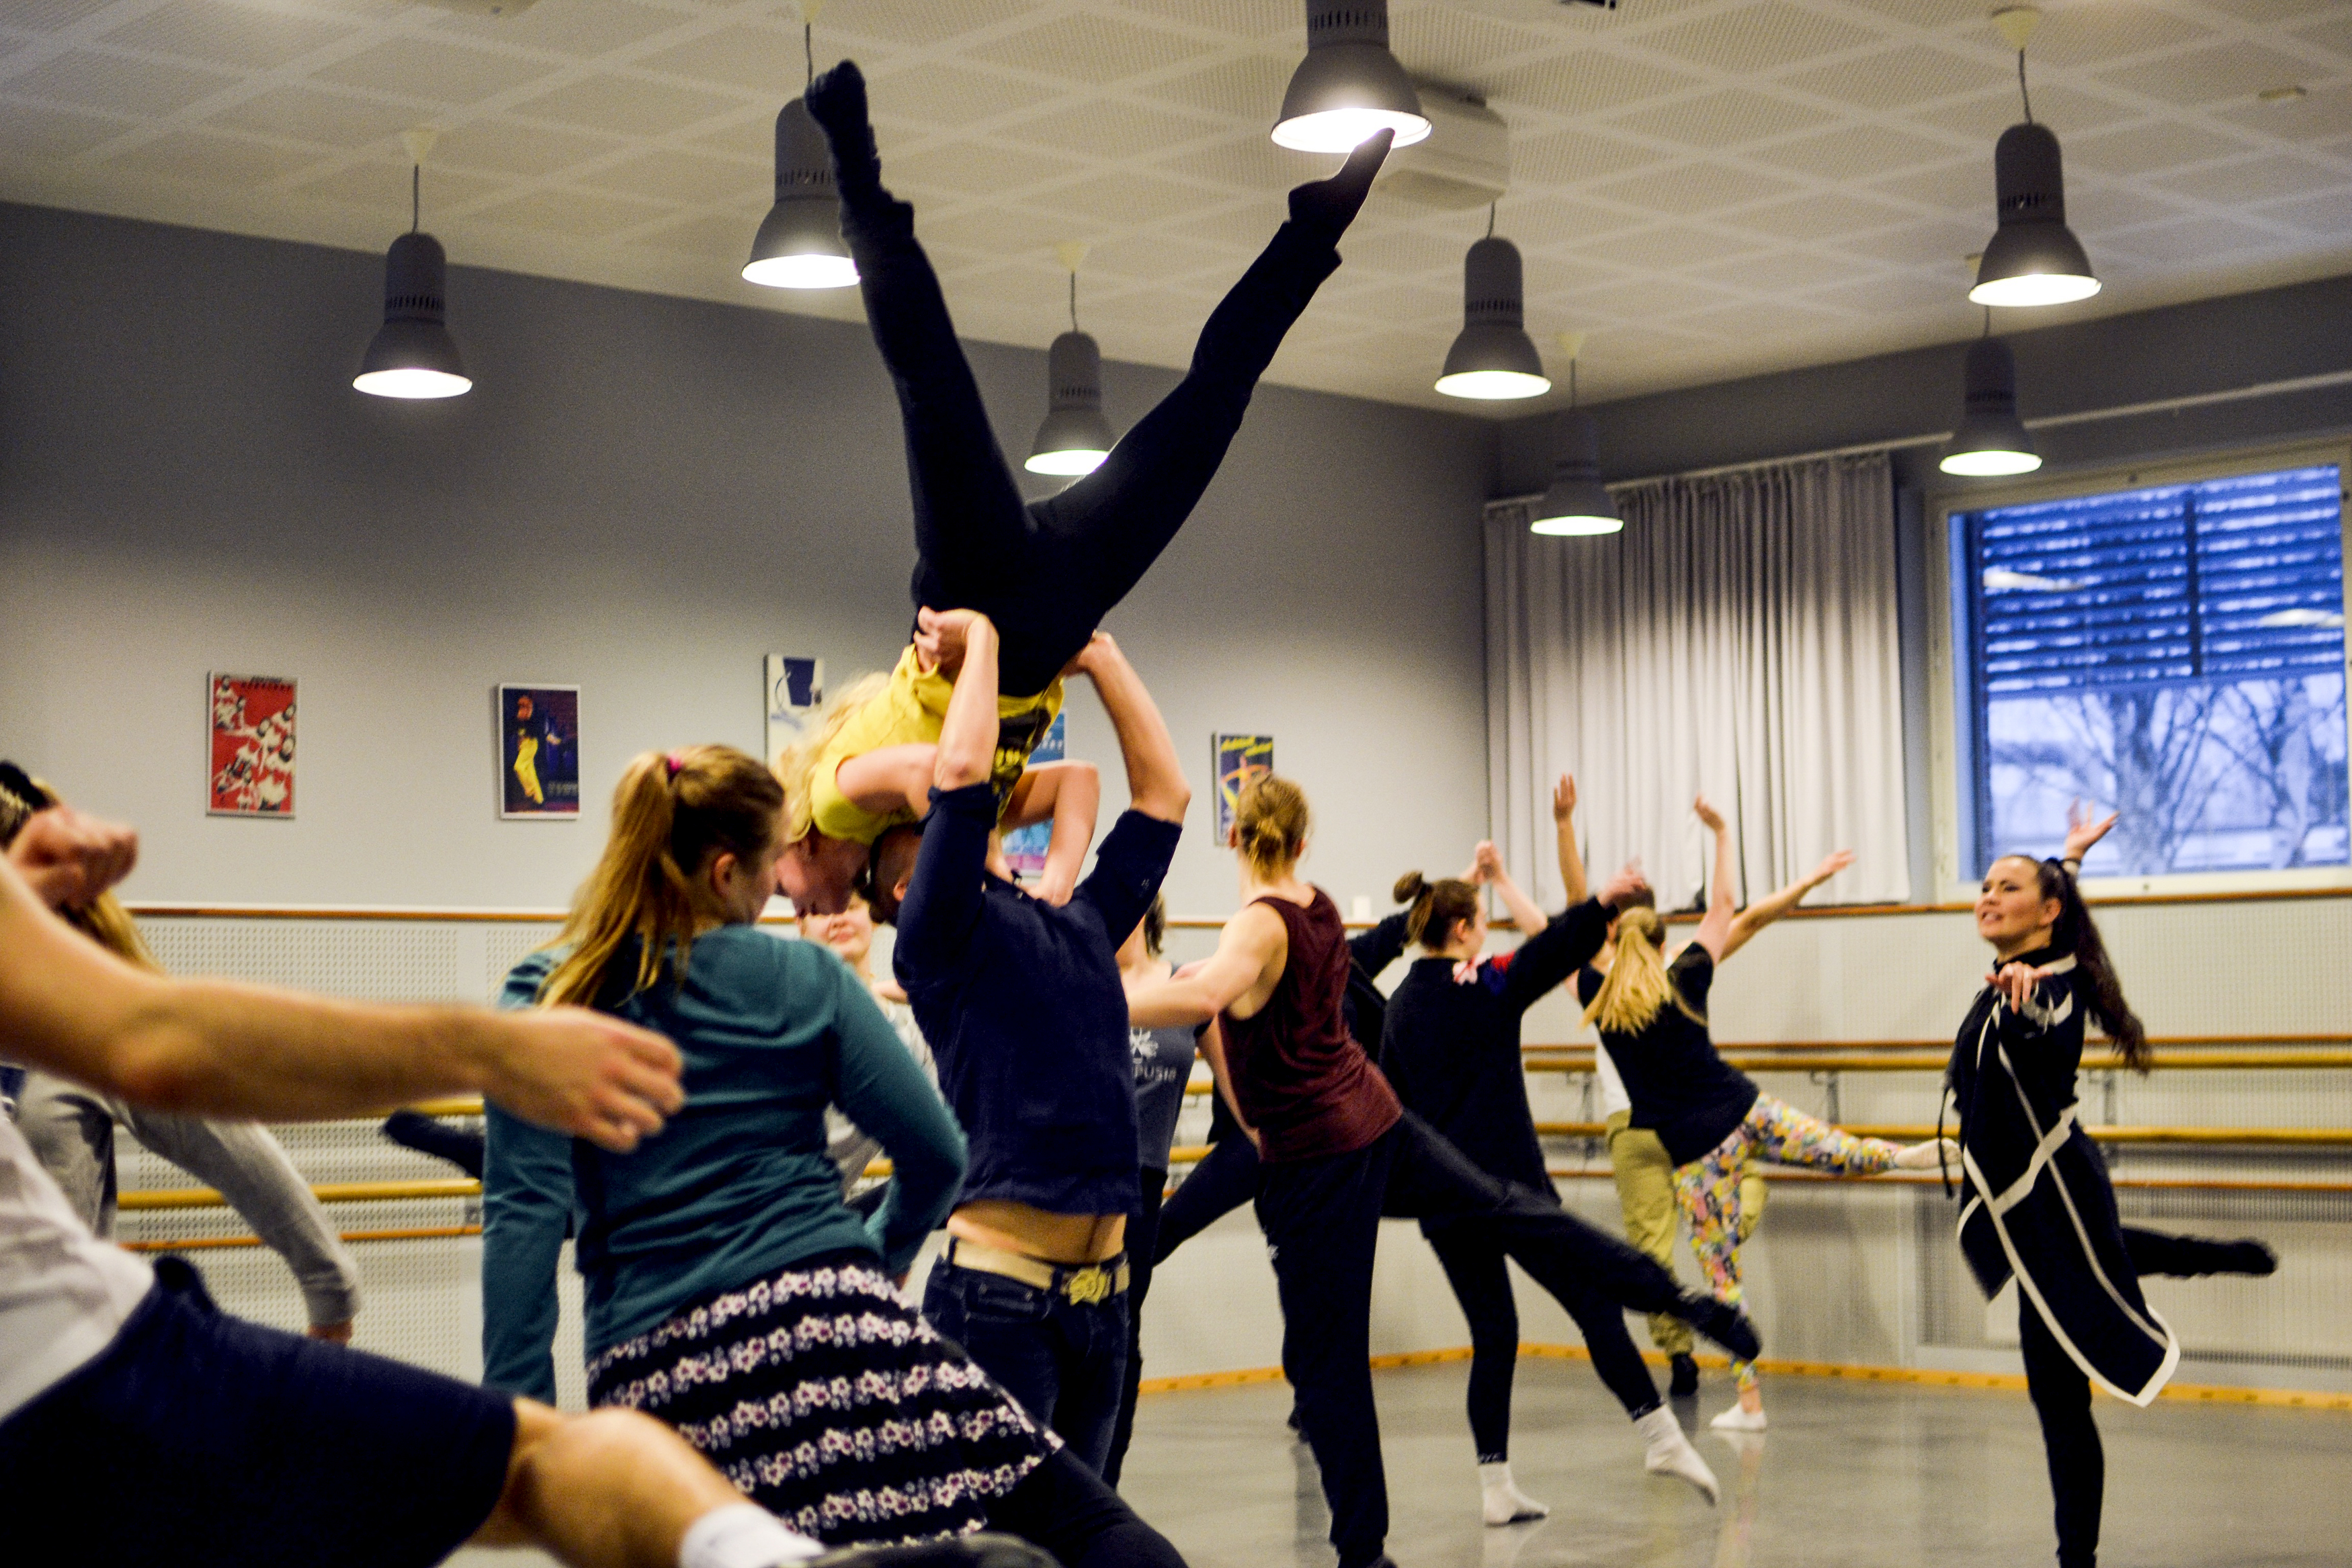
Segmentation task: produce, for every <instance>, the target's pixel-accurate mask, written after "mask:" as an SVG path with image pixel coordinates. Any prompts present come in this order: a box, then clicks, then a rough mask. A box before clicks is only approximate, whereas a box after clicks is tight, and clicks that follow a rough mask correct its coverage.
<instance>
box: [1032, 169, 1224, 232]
mask: <svg viewBox="0 0 2352 1568" xmlns="http://www.w3.org/2000/svg"><path fill="white" fill-rule="evenodd" d="M1029 156H1034V154H1029ZM1023 199H1024V201H1026V202H1027V203H1028V204H1030V205H1032V206H1038V207H1045V208H1047V209H1050V210H1051V211H1054V212H1056V213H1061V214H1066V219H1067V220H1068V221H1070V222H1074V223H1076V224H1078V225H1080V228H1081V232H1083V231H1084V230H1085V229H1087V228H1092V229H1095V230H1097V231H1099V230H1101V229H1106V228H1124V227H1127V226H1129V225H1135V224H1152V223H1160V222H1164V221H1166V220H1168V219H1171V218H1181V217H1182V216H1184V215H1185V214H1187V213H1190V212H1192V210H1193V209H1194V208H1196V207H1198V206H1199V205H1200V204H1202V200H1203V199H1204V197H1203V192H1202V188H1201V187H1200V186H1198V185H1195V184H1191V183H1186V182H1184V181H1181V180H1169V179H1163V178H1161V177H1160V176H1159V175H1157V174H1145V173H1140V172H1121V173H1117V174H1096V175H1092V176H1089V177H1088V178H1086V179H1083V180H1078V181H1075V182H1073V183H1069V184H1066V185H1057V186H1055V187H1054V188H1052V189H1051V190H1042V191H1033V192H1031V193H1029V194H1028V195H1027V196H1025V197H1024V198H1023ZM1206 199H1210V200H1214V199H1216V198H1215V197H1214V195H1213V194H1210V195H1209V196H1208V197H1207V198H1206Z"/></svg>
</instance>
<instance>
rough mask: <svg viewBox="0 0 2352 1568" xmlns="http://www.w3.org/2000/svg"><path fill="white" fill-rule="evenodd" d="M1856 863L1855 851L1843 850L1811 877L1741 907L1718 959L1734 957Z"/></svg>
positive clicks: (1817, 869)
mask: <svg viewBox="0 0 2352 1568" xmlns="http://www.w3.org/2000/svg"><path fill="white" fill-rule="evenodd" d="M1852 864H1853V851H1852V850H1840V851H1838V852H1837V853H1835V854H1833V855H1832V856H1830V858H1829V859H1827V860H1825V861H1823V862H1822V863H1821V864H1819V865H1817V866H1815V867H1814V868H1813V870H1812V873H1811V875H1809V876H1801V877H1799V878H1798V879H1797V880H1796V881H1794V882H1792V883H1790V884H1789V885H1788V886H1786V887H1784V888H1782V889H1780V891H1779V892H1777V893H1775V894H1771V895H1770V896H1769V897H1766V898H1759V899H1758V900H1757V901H1756V902H1755V903H1753V904H1749V905H1748V907H1747V908H1745V909H1743V910H1741V911H1740V912H1739V913H1738V915H1736V916H1735V917H1734V918H1733V920H1732V922H1731V929H1730V931H1729V932H1727V934H1726V935H1725V936H1724V939H1723V950H1722V951H1721V952H1719V953H1717V954H1716V959H1717V962H1720V961H1722V960H1723V959H1726V958H1728V957H1730V956H1732V955H1733V954H1734V953H1737V952H1738V951H1739V950H1740V949H1741V948H1742V947H1745V946H1748V938H1749V937H1751V936H1755V935H1756V934H1757V933H1758V932H1759V931H1761V930H1763V929H1764V927H1766V926H1767V925H1771V924H1772V922H1774V921H1775V920H1778V919H1780V916H1782V915H1786V914H1788V913H1789V911H1790V910H1791V909H1794V908H1796V907H1797V905H1798V904H1801V903H1802V902H1804V897H1805V894H1809V893H1811V892H1812V891H1813V889H1815V888H1817V887H1819V886H1821V885H1822V883H1825V882H1827V881H1829V879H1830V878H1832V877H1833V876H1835V875H1837V873H1840V872H1842V871H1843V870H1845V868H1846V867H1848V866H1850V865H1852Z"/></svg>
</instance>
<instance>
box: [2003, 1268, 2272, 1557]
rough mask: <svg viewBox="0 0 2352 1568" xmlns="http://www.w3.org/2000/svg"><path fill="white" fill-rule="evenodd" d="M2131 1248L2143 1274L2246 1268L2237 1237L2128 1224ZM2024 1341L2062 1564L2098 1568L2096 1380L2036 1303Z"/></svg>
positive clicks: (2100, 1493) (2027, 1305) (2021, 1320)
mask: <svg viewBox="0 0 2352 1568" xmlns="http://www.w3.org/2000/svg"><path fill="white" fill-rule="evenodd" d="M2123 1236H2124V1250H2125V1252H2126V1253H2127V1254H2128V1255H2129V1256H2130V1258H2131V1263H2132V1269H2133V1271H2134V1272H2136V1273H2137V1274H2138V1275H2139V1276H2140V1278H2142V1279H2147V1278H2148V1277H2150V1276H2151V1275H2157V1274H2170V1275H2173V1276H2176V1277H2181V1278H2186V1277H2189V1276H2194V1275H2199V1274H2230V1273H2239V1272H2242V1271H2243V1265H2242V1261H2241V1260H2239V1259H2237V1258H2236V1257H2234V1256H2232V1255H2231V1249H2233V1247H2234V1245H2235V1244H2233V1243H2229V1242H2221V1241H2209V1240H2207V1239H2204V1238H2203V1237H2199V1236H2171V1235H2168V1234H2166V1233H2165V1232H2163V1231H2161V1230H2142V1229H2138V1228H2135V1227H2133V1226H2129V1225H2126V1226H2125V1227H2124V1228H2123ZM2017 1340H2018V1349H2019V1350H2020V1351H2021V1352H2022V1353H2023V1354H2024V1356H2025V1386H2026V1389H2027V1391H2028V1392H2029V1393H2031V1394H2032V1396H2033V1411H2034V1414H2035V1415H2037V1416H2040V1417H2041V1418H2042V1448H2043V1449H2044V1450H2045V1451H2046V1454H2047V1457H2048V1458H2049V1462H2050V1495H2051V1500H2052V1503H2053V1510H2054V1512H2055V1515H2056V1523H2057V1526H2058V1563H2059V1568H2093V1565H2094V1564H2095V1563H2096V1562H2097V1561H2098V1556H2099V1511H2100V1508H2101V1505H2102V1503H2103V1501H2104V1500H2105V1492H2106V1485H2107V1460H2106V1452H2105V1449H2104V1448H2101V1447H2100V1446H2099V1424H2098V1423H2097V1422H2096V1421H2095V1420H2093V1419H2092V1418H2091V1380H2090V1378H2089V1376H2088V1375H2085V1374H2084V1371H2083V1369H2082V1368H2081V1367H2079V1366H2077V1365H2075V1364H2074V1357H2073V1356H2071V1355H2068V1354H2066V1348H2065V1346H2063V1345H2062V1344H2060V1343H2058V1340H2057V1336H2056V1335H2054V1334H2053V1333H2051V1332H2050V1328H2049V1325H2048V1324H2046V1323H2044V1322H2042V1314H2041V1312H2038V1311H2036V1310H2035V1308H2034V1306H2033V1303H2032V1301H2027V1300H2024V1299H2022V1298H2021V1299H2020V1301H2018V1305H2017Z"/></svg>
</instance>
